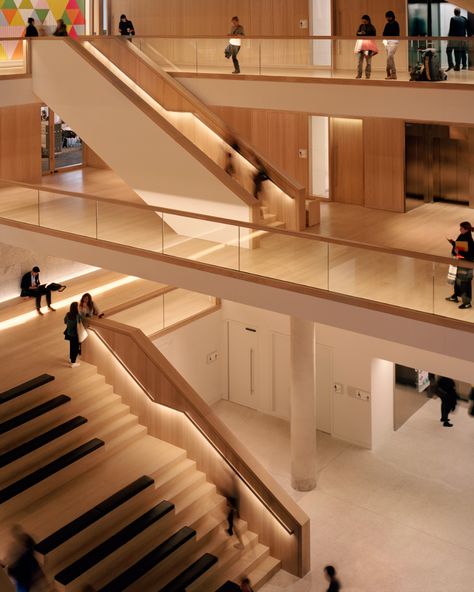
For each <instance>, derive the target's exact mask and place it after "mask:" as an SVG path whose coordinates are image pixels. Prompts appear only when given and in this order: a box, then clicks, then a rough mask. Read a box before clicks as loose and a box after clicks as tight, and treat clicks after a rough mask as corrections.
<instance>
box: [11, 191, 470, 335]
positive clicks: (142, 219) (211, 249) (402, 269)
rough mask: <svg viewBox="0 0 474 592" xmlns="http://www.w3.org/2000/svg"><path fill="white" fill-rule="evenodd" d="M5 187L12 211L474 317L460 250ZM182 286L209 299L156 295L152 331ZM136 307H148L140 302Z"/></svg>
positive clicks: (122, 241) (153, 247)
mask: <svg viewBox="0 0 474 592" xmlns="http://www.w3.org/2000/svg"><path fill="white" fill-rule="evenodd" d="M0 196H1V199H0V218H4V219H7V220H13V221H15V222H26V223H27V224H31V225H33V226H41V227H45V228H52V229H55V230H57V231H64V232H70V233H73V234H77V235H81V236H86V237H90V238H93V239H96V238H98V239H100V240H106V241H109V242H111V243H115V244H119V245H126V246H133V247H135V248H138V249H143V250H144V251H146V252H155V253H164V254H166V255H170V256H173V257H177V258H180V259H185V260H188V261H196V262H199V263H203V264H209V265H212V266H218V267H221V268H225V269H229V270H237V271H240V272H245V273H250V274H254V275H257V276H261V277H265V278H272V279H277V280H281V281H283V282H288V283H291V284H293V285H300V286H309V287H313V288H318V289H322V290H327V291H328V292H330V293H334V294H343V295H347V296H352V297H356V298H360V299H365V300H369V301H373V302H377V303H383V304H388V305H393V306H396V307H402V308H405V309H409V310H413V311H420V312H423V313H428V314H434V315H439V316H442V317H448V318H452V319H458V320H462V321H467V322H470V323H471V322H474V309H472V308H459V306H460V305H461V304H463V303H464V304H467V303H468V302H470V291H471V283H472V270H471V271H470V269H471V268H472V264H471V263H467V262H460V261H459V260H457V259H453V260H450V259H449V258H446V259H445V260H443V259H442V258H440V257H433V258H430V257H429V256H425V255H421V254H420V255H417V256H415V255H413V254H411V253H408V252H407V253H405V252H403V251H400V250H398V251H397V252H391V250H390V249H385V248H382V247H377V246H369V245H366V247H364V248H362V247H360V246H358V245H357V243H351V242H349V241H340V240H337V241H336V240H332V239H330V238H324V237H320V236H315V235H304V234H303V233H300V234H298V233H293V232H286V231H284V230H277V229H273V228H271V227H264V226H256V225H247V224H245V223H244V222H238V221H235V220H228V221H226V220H219V219H209V218H210V217H209V216H199V215H191V214H189V213H186V212H175V211H172V212H170V211H169V210H168V211H163V210H164V209H159V208H151V207H149V208H147V207H144V206H140V205H139V204H135V205H134V204H129V205H122V204H118V203H115V202H107V200H106V199H105V198H97V199H95V198H89V197H81V196H80V195H67V194H56V193H53V192H51V191H43V190H38V189H35V188H28V187H23V186H16V185H7V184H6V183H4V184H3V185H1V186H0ZM451 261H452V264H453V265H455V266H456V265H457V266H458V268H459V267H460V268H462V273H461V272H458V274H457V277H458V279H457V280H456V281H458V280H461V279H462V278H464V279H463V280H462V282H459V281H458V283H457V288H456V292H457V293H458V296H459V302H458V303H457V306H456V303H454V302H452V301H448V300H446V298H448V297H449V296H451V294H452V293H453V291H454V287H453V282H454V277H455V275H456V274H454V276H453V275H452V274H451V276H450V278H448V268H449V265H450V262H451ZM461 276H462V278H461ZM448 280H449V282H451V283H450V284H449V283H448ZM178 295H180V297H181V298H182V301H181V302H182V303H183V302H184V308H186V307H187V310H188V312H189V313H190V314H194V313H195V312H200V311H201V310H204V309H205V306H206V304H207V301H206V298H207V297H202V298H201V297H200V296H197V297H196V296H193V298H192V299H189V302H188V300H187V299H188V296H187V292H186V291H184V290H183V291H181V292H177V294H175V295H174V296H168V299H169V300H168V303H169V306H170V308H169V309H168V312H166V310H164V311H163V308H160V307H163V303H160V302H159V301H158V300H157V301H156V303H155V304H156V307H155V309H156V311H158V312H157V313H156V315H155V317H156V318H155V317H154V319H155V320H154V323H155V324H154V326H153V331H152V332H156V331H159V330H161V329H160V327H161V328H163V327H166V326H168V325H169V323H174V322H177V320H176V319H177V318H178V316H179V315H178V313H177V312H176V309H175V304H176V301H175V298H178ZM463 295H464V300H463ZM165 300H166V299H165ZM139 306H141V305H139ZM192 307H194V308H192ZM155 309H154V310H155ZM165 309H166V306H165ZM193 310H194V312H193ZM156 311H155V312H156ZM160 311H161V313H160ZM155 312H154V314H155ZM137 314H138V316H140V314H141V313H140V310H139V309H137ZM155 325H156V327H155ZM155 328H156V331H155ZM147 331H150V328H148V329H147Z"/></svg>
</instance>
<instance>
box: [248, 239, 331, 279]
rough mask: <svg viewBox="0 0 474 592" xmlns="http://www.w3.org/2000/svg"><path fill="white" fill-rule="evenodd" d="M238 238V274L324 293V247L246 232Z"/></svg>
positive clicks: (323, 245)
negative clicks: (268, 279) (309, 288)
mask: <svg viewBox="0 0 474 592" xmlns="http://www.w3.org/2000/svg"><path fill="white" fill-rule="evenodd" d="M240 234H241V238H240V267H239V269H240V271H246V272H248V273H253V274H255V275H260V276H265V277H270V278H274V279H278V280H283V281H287V282H292V283H294V284H301V285H304V286H312V287H313V288H322V289H323V290H327V289H328V245H327V243H323V242H318V241H314V240H311V239H307V238H303V237H299V236H286V235H285V234H283V233H275V232H266V231H260V230H256V231H252V230H248V229H246V228H242V229H241V231H240Z"/></svg>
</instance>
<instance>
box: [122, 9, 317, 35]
mask: <svg viewBox="0 0 474 592" xmlns="http://www.w3.org/2000/svg"><path fill="white" fill-rule="evenodd" d="M122 13H125V14H126V15H127V16H128V17H129V18H130V19H131V20H132V21H133V24H134V26H135V30H136V32H137V35H181V36H192V35H225V34H227V33H228V32H229V30H230V19H231V18H232V17H233V16H235V15H237V16H238V17H239V18H240V22H241V23H242V25H243V26H244V28H245V32H246V33H247V34H248V35H275V36H277V35H293V36H301V37H305V36H307V35H308V29H300V28H299V21H300V19H308V18H309V2H308V0H159V1H158V0H112V2H111V18H112V32H114V33H115V32H116V31H117V27H118V21H119V17H120V14H122Z"/></svg>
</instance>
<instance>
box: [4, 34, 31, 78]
mask: <svg viewBox="0 0 474 592" xmlns="http://www.w3.org/2000/svg"><path fill="white" fill-rule="evenodd" d="M27 73H28V42H27V41H26V40H25V39H0V78H1V77H2V76H20V75H22V74H27Z"/></svg>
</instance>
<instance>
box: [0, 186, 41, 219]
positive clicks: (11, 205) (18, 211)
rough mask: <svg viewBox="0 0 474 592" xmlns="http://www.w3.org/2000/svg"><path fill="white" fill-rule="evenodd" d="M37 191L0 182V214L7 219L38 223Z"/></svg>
mask: <svg viewBox="0 0 474 592" xmlns="http://www.w3.org/2000/svg"><path fill="white" fill-rule="evenodd" d="M38 214H39V208H38V191H37V190H36V189H30V188H28V187H20V186H12V185H11V184H9V183H0V216H1V217H2V218H7V219H8V220H16V221H17V222H26V223H27V224H39V220H38Z"/></svg>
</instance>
